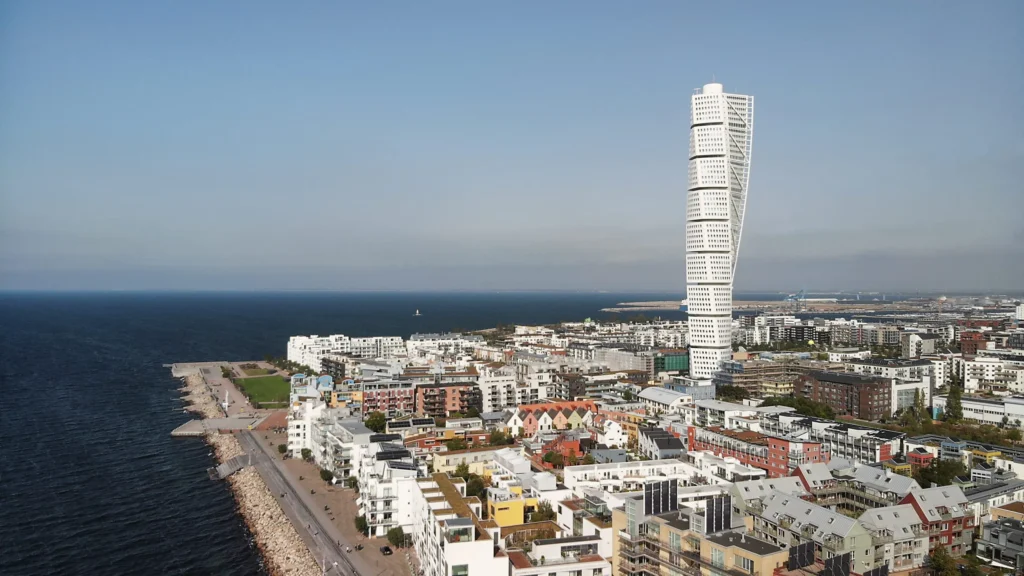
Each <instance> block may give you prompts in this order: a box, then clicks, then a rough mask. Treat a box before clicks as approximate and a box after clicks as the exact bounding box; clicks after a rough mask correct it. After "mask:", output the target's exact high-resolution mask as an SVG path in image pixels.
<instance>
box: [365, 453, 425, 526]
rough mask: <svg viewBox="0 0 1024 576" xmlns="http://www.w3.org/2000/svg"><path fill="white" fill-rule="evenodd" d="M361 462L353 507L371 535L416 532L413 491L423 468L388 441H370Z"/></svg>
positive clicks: (409, 455) (423, 472) (423, 473)
mask: <svg viewBox="0 0 1024 576" xmlns="http://www.w3.org/2000/svg"><path fill="white" fill-rule="evenodd" d="M361 459H362V462H361V464H360V466H359V496H358V498H357V500H356V504H357V505H358V506H359V514H360V515H364V516H366V523H367V524H368V525H369V530H370V535H371V536H387V533H388V530H391V529H392V528H398V527H401V528H402V530H403V531H404V532H405V533H407V534H408V533H411V532H413V531H415V529H416V526H415V525H414V523H413V491H414V490H415V489H416V478H417V476H419V475H424V476H425V475H426V467H425V466H424V467H423V469H422V471H421V470H420V469H419V466H417V464H416V462H415V460H414V458H413V457H412V454H411V453H410V452H409V451H408V450H407V449H406V448H405V447H404V446H402V445H401V444H395V443H391V442H371V443H370V444H369V445H368V446H367V449H366V451H365V452H364V453H363V454H362V458H361ZM420 472H422V474H420Z"/></svg>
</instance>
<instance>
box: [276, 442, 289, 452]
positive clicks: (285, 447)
mask: <svg viewBox="0 0 1024 576" xmlns="http://www.w3.org/2000/svg"><path fill="white" fill-rule="evenodd" d="M287 451H288V445H287V444H278V445H277V452H278V453H279V454H284V453H285V452H287Z"/></svg>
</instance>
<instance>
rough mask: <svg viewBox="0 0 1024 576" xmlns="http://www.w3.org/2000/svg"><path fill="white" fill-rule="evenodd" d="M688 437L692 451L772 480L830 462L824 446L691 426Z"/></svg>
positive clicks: (790, 439)
mask: <svg viewBox="0 0 1024 576" xmlns="http://www.w3.org/2000/svg"><path fill="white" fill-rule="evenodd" d="M686 435H687V444H688V446H689V449H690V450H691V451H694V450H706V451H709V452H711V453H713V454H715V455H718V456H726V457H730V458H736V459H737V460H738V461H740V462H741V463H743V464H745V465H747V466H753V467H755V468H760V469H762V470H764V471H765V472H767V474H768V476H769V477H770V478H781V477H785V476H789V475H790V474H791V473H792V472H793V471H794V470H795V469H796V468H797V467H798V466H800V465H802V464H805V463H808V462H828V461H829V453H828V451H826V450H824V447H823V446H822V444H821V442H813V441H804V440H797V439H794V438H788V437H785V436H767V435H765V434H761V433H759V432H752V431H741V430H728V429H725V428H722V427H719V426H710V427H707V428H701V427H699V426H688V427H687V430H686Z"/></svg>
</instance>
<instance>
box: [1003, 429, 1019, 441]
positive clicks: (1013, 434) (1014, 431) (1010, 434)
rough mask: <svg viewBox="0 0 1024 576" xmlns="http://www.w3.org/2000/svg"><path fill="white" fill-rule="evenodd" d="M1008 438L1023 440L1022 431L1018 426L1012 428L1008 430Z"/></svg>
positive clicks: (1010, 439)
mask: <svg viewBox="0 0 1024 576" xmlns="http://www.w3.org/2000/svg"><path fill="white" fill-rule="evenodd" d="M1006 439H1007V440H1009V441H1010V442H1013V443H1017V442H1020V441H1021V433H1020V429H1018V428H1010V429H1009V430H1007V432H1006Z"/></svg>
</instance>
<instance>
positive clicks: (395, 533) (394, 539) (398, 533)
mask: <svg viewBox="0 0 1024 576" xmlns="http://www.w3.org/2000/svg"><path fill="white" fill-rule="evenodd" d="M388 542H390V543H391V545H392V546H394V547H395V548H401V547H402V546H404V545H405V531H404V530H402V527H401V526H399V527H398V528H392V529H391V530H388Z"/></svg>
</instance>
